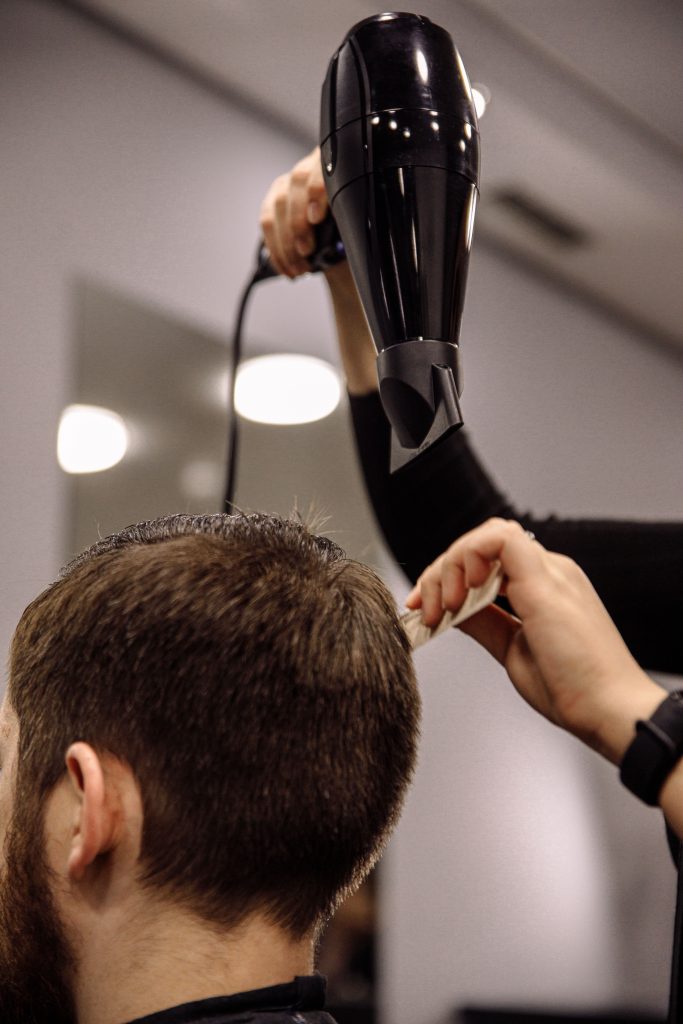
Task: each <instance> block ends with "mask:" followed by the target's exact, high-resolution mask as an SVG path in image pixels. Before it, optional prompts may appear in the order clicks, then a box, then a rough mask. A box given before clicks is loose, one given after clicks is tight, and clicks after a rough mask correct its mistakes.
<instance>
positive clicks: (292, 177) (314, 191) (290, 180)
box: [260, 148, 327, 278]
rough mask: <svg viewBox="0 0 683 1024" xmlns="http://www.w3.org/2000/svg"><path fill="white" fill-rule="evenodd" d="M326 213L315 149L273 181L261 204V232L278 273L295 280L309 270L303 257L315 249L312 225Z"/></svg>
mask: <svg viewBox="0 0 683 1024" xmlns="http://www.w3.org/2000/svg"><path fill="white" fill-rule="evenodd" d="M326 214H327V195H326V193H325V183H324V180H323V174H322V167H321V165H320V150H319V149H317V148H316V149H314V150H313V151H312V152H311V153H309V154H308V156H306V157H304V159H303V160H300V161H299V163H298V164H296V166H295V167H294V168H293V169H292V170H291V171H290V172H289V173H288V174H283V175H281V176H280V177H279V178H277V179H276V180H275V181H274V182H273V184H272V185H271V187H270V189H269V190H268V193H267V195H266V197H265V199H264V200H263V203H262V205H261V216H260V225H261V231H262V232H263V239H264V242H265V245H266V247H267V249H268V252H269V254H270V260H271V263H272V264H273V266H274V267H275V269H276V270H277V271H278V273H280V274H285V275H286V276H287V277H289V278H295V277H299V276H300V275H301V274H305V273H308V272H309V271H310V266H309V263H308V260H307V258H306V257H308V256H310V255H311V253H312V252H313V250H314V248H315V234H314V231H313V227H312V225H314V224H318V223H320V222H321V221H322V220H324V219H325V216H326Z"/></svg>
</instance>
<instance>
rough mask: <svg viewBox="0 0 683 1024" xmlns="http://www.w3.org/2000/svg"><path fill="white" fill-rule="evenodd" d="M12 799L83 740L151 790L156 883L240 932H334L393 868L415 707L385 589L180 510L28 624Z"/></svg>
mask: <svg viewBox="0 0 683 1024" xmlns="http://www.w3.org/2000/svg"><path fill="white" fill-rule="evenodd" d="M9 698H10V701H11V704H12V706H13V708H14V710H15V711H16V714H17V717H18V720H19V727H20V741H19V742H20V746H19V751H20V754H19V773H18V778H17V786H18V793H17V795H18V797H19V794H20V792H21V790H22V787H25V789H24V792H26V793H32V794H34V795H36V794H37V795H38V796H40V798H41V799H42V798H44V796H45V795H46V794H47V793H48V792H49V791H50V790H51V789H52V787H53V786H54V785H55V784H56V782H57V781H58V780H59V779H60V778H61V777H62V774H63V772H64V754H65V751H66V749H67V747H68V746H69V744H70V743H72V742H73V741H75V740H85V741H87V742H88V743H90V744H92V745H93V746H94V747H95V748H96V749H98V750H100V751H109V752H111V753H112V754H114V755H115V756H116V757H118V758H120V759H122V760H123V761H125V762H126V763H128V764H129V765H130V766H131V768H132V770H133V772H134V773H135V776H136V778H137V780H138V783H139V785H140V789H141V794H142V800H143V807H144V829H143V841H142V852H141V858H140V869H141V878H142V880H143V882H144V883H145V884H148V885H150V886H157V887H159V888H160V889H162V890H165V892H166V893H167V895H169V896H171V897H172V898H176V899H180V900H182V901H183V902H184V903H185V904H186V905H187V906H189V907H191V908H192V909H193V910H194V911H195V912H197V913H199V914H200V915H201V916H203V917H204V918H206V919H207V920H212V921H216V922H217V923H219V924H221V925H223V926H225V927H231V926H233V925H235V924H237V923H238V922H239V921H240V920H242V919H243V918H244V917H245V916H246V915H247V914H249V913H251V912H252V911H254V910H257V909H258V910H261V911H265V912H266V913H267V914H268V916H269V918H270V919H271V920H273V921H274V922H276V923H278V924H280V925H281V926H283V927H284V928H286V929H287V930H288V931H289V932H290V933H292V934H294V935H297V936H299V935H303V934H305V933H307V932H308V931H309V930H310V929H311V928H313V927H316V926H317V925H319V924H320V923H321V922H322V921H323V920H324V919H325V918H326V917H327V916H329V914H330V913H331V912H332V910H333V909H334V907H335V905H336V904H337V902H338V900H339V898H340V897H341V896H343V895H344V894H346V892H348V891H349V890H350V889H352V888H353V887H355V886H356V885H357V884H358V883H359V882H360V881H361V879H362V878H363V877H364V875H365V874H366V873H367V871H368V870H369V869H370V867H371V866H372V864H373V863H374V862H375V860H376V859H377V857H378V856H379V852H380V850H381V847H382V845H383V843H384V841H385V839H386V837H387V835H388V832H389V831H390V829H391V827H392V825H393V824H394V822H395V820H396V818H397V815H398V812H399V809H400V805H401V802H402V798H403V795H404V792H405V789H406V787H407V784H408V781H409V778H410V775H411V772H412V767H413V762H414V757H415V748H416V741H417V729H418V720H419V697H418V693H417V689H416V685H415V678H414V672H413V667H412V661H411V656H410V650H409V645H408V642H407V640H406V637H405V634H404V632H403V629H402V627H401V625H400V622H399V621H398V618H397V615H396V609H395V606H394V602H393V600H392V598H391V595H390V594H389V592H388V591H387V589H386V587H385V586H384V584H383V583H382V582H381V580H380V579H379V578H378V577H377V575H376V574H375V573H374V572H373V571H372V570H371V569H369V568H367V566H365V565H362V564H360V563H358V562H355V561H352V560H350V559H348V558H346V556H345V555H344V552H343V551H342V550H341V548H339V547H338V546H337V545H336V544H334V543H333V542H332V541H330V540H329V539H327V538H324V537H319V536H315V535H314V534H312V533H310V532H309V531H308V530H307V529H306V528H305V527H304V526H303V525H302V524H301V523H299V522H297V521H294V520H291V519H290V520H285V519H281V518H278V517H275V516H267V515H262V514H254V515H251V514H250V515H242V514H240V515H236V516H227V515H211V516H189V515H178V516H168V517H165V518H162V519H157V520H154V521H150V522H146V523H140V524H138V525H136V526H132V527H128V528H127V529H126V530H123V531H122V532H121V533H118V534H115V535H113V536H112V537H108V538H106V539H105V540H103V541H100V542H98V543H97V544H95V545H93V547H91V548H90V549H89V550H88V551H86V552H84V553H83V554H82V555H80V556H79V557H78V558H76V559H74V561H73V562H71V563H70V564H69V565H68V566H67V567H66V568H65V569H64V570H63V571H62V574H61V576H60V578H59V579H58V580H57V581H56V582H55V583H53V584H52V585H51V586H50V587H48V589H47V590H45V591H44V592H43V593H42V594H41V595H39V597H37V598H36V599H35V600H34V601H33V602H32V604H30V605H29V607H28V608H27V609H26V611H25V612H24V614H23V616H22V618H21V620H20V622H19V625H18V626H17V629H16V632H15V635H14V639H13V642H12V651H11V660H10V689H9Z"/></svg>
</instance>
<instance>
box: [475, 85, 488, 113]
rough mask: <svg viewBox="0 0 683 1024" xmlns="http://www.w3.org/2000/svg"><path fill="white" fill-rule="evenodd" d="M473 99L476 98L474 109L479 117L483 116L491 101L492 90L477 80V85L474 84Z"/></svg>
mask: <svg viewBox="0 0 683 1024" xmlns="http://www.w3.org/2000/svg"><path fill="white" fill-rule="evenodd" d="M472 99H473V100H474V109H475V110H476V112H477V117H483V116H484V112H485V111H486V108H487V107H488V105H489V103H490V102H491V90H490V89H488V88H487V87H486V86H485V85H482V84H481V82H477V84H476V85H473V86H472Z"/></svg>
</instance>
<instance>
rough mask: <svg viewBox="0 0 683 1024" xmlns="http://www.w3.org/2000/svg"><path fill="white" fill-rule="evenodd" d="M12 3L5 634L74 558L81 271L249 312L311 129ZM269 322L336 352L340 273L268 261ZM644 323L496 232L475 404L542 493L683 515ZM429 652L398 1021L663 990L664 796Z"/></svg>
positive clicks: (668, 886) (521, 486) (401, 891)
mask: <svg viewBox="0 0 683 1024" xmlns="http://www.w3.org/2000/svg"><path fill="white" fill-rule="evenodd" d="M0 18H1V21H2V24H1V26H0V40H2V42H1V44H0V45H1V46H2V52H0V76H1V82H0V119H1V124H0V131H1V133H2V140H3V174H2V181H3V184H2V189H1V190H0V204H1V213H0V217H1V224H2V232H1V235H0V237H1V239H2V243H1V244H2V266H1V273H2V288H1V289H0V303H1V314H0V323H2V332H3V336H2V342H1V350H0V351H1V353H2V368H1V373H0V389H1V395H0V399H1V400H0V418H1V422H2V449H1V451H2V456H1V457H2V479H3V493H2V503H3V504H2V515H3V533H2V603H1V606H0V609H1V610H0V615H1V617H2V618H1V622H0V634H1V635H2V642H3V645H4V646H5V647H6V644H7V642H8V640H9V636H10V633H11V629H12V627H13V625H14V623H15V621H16V619H17V617H18V615H19V613H20V611H21V609H22V608H23V606H24V604H25V603H26V602H27V601H28V600H29V599H30V598H31V597H32V596H33V595H34V594H35V593H36V592H37V591H38V589H39V588H40V587H41V586H42V585H43V584H44V583H45V582H47V581H48V580H49V579H50V578H51V577H52V576H53V575H54V573H55V571H56V569H57V568H58V566H59V564H60V562H61V560H62V558H63V555H64V546H65V537H66V536H67V533H68V530H67V522H66V516H67V512H66V509H67V503H66V488H65V481H64V479H63V477H62V476H61V473H60V471H59V469H58V468H57V465H56V461H55V456H54V448H55V430H56V424H57V420H58V416H59V413H60V411H61V408H62V407H63V405H64V404H65V402H66V401H68V400H69V399H70V397H71V393H72V376H71V367H72V350H71V338H72V333H73V324H74V320H75V315H76V314H75V310H74V309H73V305H72V296H73V293H74V288H73V285H74V282H75V281H76V280H78V279H80V278H83V277H87V278H90V279H93V280H95V281H100V282H101V283H102V284H103V285H104V286H106V287H108V288H112V289H118V290H120V291H122V292H127V293H129V294H131V295H132V296H133V297H137V298H139V299H140V301H143V302H145V303H148V304H151V305H157V306H158V307H159V308H160V309H163V310H164V312H165V313H167V314H170V315H177V316H178V317H182V318H185V319H187V320H189V321H191V322H193V323H195V324H196V325H197V326H198V327H200V328H202V329H204V330H206V331H209V332H212V333H217V334H226V333H228V332H229V328H230V325H231V319H232V313H233V309H234V304H235V299H236V296H237V292H238V289H239V287H240V286H241V283H242V281H243V279H244V277H245V275H246V270H247V268H248V266H249V258H250V254H251V248H252V246H253V243H254V239H255V236H256V218H257V213H258V207H259V204H260V200H261V197H262V195H263V193H264V192H265V189H266V187H267V185H268V184H269V182H270V181H271V179H272V178H273V177H274V176H275V175H276V174H278V173H280V172H281V171H283V170H284V169H286V168H287V167H288V166H290V165H291V164H292V163H293V161H294V160H295V159H297V158H298V157H299V156H300V155H301V145H300V143H298V142H297V141H295V140H292V139H289V138H287V137H285V136H284V135H280V134H278V132H277V131H276V130H274V129H273V128H272V127H268V126H267V125H266V124H265V123H260V122H259V121H258V120H256V119H255V118H254V117H249V116H247V115H246V114H245V113H244V112H243V111H242V110H241V109H239V108H238V107H234V108H231V107H229V106H227V105H225V104H224V103H222V102H220V101H218V100H217V99H215V98H212V97H210V96H208V95H207V94H205V93H203V92H202V91H201V90H200V89H198V88H197V87H195V86H193V85H191V84H189V83H187V82H186V81H184V80H183V79H181V78H180V77H178V76H176V75H175V74H174V73H172V72H170V71H167V70H165V69H163V68H161V67H159V66H158V65H157V64H155V63H153V62H151V61H149V60H148V59H146V58H144V57H143V56H141V55H139V54H137V53H135V52H134V51H131V50H129V49H128V48H126V47H124V46H123V45H121V44H120V43H118V42H117V41H116V40H114V39H110V38H108V37H107V36H106V35H104V34H102V33H101V32H99V31H97V30H95V29H92V28H90V27H89V26H86V25H85V24H83V23H82V22H81V21H80V20H78V19H76V18H73V17H72V16H70V15H69V14H67V13H65V12H64V11H62V10H61V9H59V8H52V7H50V6H48V5H44V4H41V3H36V2H34V0H21V2H18V0H10V2H7V0H6V2H5V4H4V5H3V6H2V9H1V12H0ZM250 322H251V329H252V330H253V331H254V332H255V334H258V335H260V336H264V337H268V336H271V337H276V336H280V337H282V336H283V334H284V335H286V336H287V340H288V343H289V339H290V338H291V347H292V348H295V349H297V350H300V351H301V350H304V351H305V350H309V351H318V352H320V353H321V354H323V355H327V356H329V357H332V347H331V325H330V319H329V313H328V311H327V305H326V301H325V298H324V295H323V289H322V286H321V285H320V283H319V282H317V281H307V282H304V283H303V284H299V285H296V286H290V285H289V284H288V283H284V282H283V283H282V284H274V285H271V286H270V290H269V292H268V294H267V297H266V296H265V295H264V297H263V298H262V299H261V300H260V301H259V302H258V303H257V304H255V306H254V309H253V314H251V320H250ZM646 340H647V339H641V338H635V337H632V336H630V335H628V334H627V333H625V332H623V331H620V330H617V329H616V328H615V327H614V326H613V325H612V324H610V323H608V322H607V321H605V320H603V319H601V318H600V317H599V316H598V315H596V314H594V313H591V312H589V311H588V310H586V309H583V308H581V306H579V305H577V304H576V303H574V302H570V301H568V300H567V299H566V298H565V297H563V296H562V294H560V293H559V292H555V291H553V290H552V289H550V288H549V287H543V286H541V284H540V283H539V282H538V281H536V280H535V279H533V278H531V277H530V276H528V275H527V274H525V273H524V272H523V270H522V269H521V268H519V267H516V266H515V265H513V264H512V263H511V262H510V261H507V260H504V259H502V258H500V257H498V256H497V255H496V254H495V253H493V252H492V251H490V250H485V249H482V248H480V249H479V250H478V251H477V253H476V256H475V259H474V265H473V268H472V272H471V284H470V289H469V295H468V302H467V313H466V320H465V325H464V333H463V342H464V359H465V372H466V391H465V395H464V403H465V410H466V416H467V419H468V423H469V427H470V430H471V431H472V433H473V434H474V436H475V437H476V439H477V443H478V445H479V448H480V450H481V452H482V454H483V455H484V457H485V459H486V461H487V462H488V463H489V464H490V465H491V466H492V467H493V468H494V469H495V472H496V476H497V478H498V480H499V482H500V483H501V484H502V485H503V486H504V487H505V488H506V489H508V490H509V492H510V493H511V494H512V495H513V497H514V498H515V499H516V501H517V502H518V503H519V505H520V507H522V508H524V509H525V508H527V507H530V508H534V509H535V511H537V512H545V511H548V510H558V511H561V512H563V513H565V514H575V515H580V514H592V515H613V516H649V517H672V518H674V517H676V518H680V516H681V514H682V513H683V507H682V505H683V502H682V500H681V489H680V480H681V475H682V473H681V471H682V469H683V452H682V451H681V446H680V444H679V443H678V440H677V439H678V438H679V437H680V436H681V428H682V427H683V403H681V401H680V394H681V369H680V363H679V362H677V361H675V360H673V359H671V358H669V357H668V356H667V355H665V354H664V353H662V352H661V351H659V350H656V349H654V348H651V347H648V345H647V344H646ZM385 563H386V568H387V572H388V574H389V576H390V577H391V578H392V580H393V582H394V584H395V587H396V591H397V594H398V595H399V596H400V595H401V594H403V593H405V590H406V588H405V584H404V582H403V581H402V580H401V579H400V577H399V576H398V574H397V573H396V572H395V570H392V569H391V567H390V563H389V560H388V559H385ZM419 668H420V673H421V679H422V683H423V691H424V698H425V723H424V730H423V745H422V756H421V762H420V767H419V771H418V775H417V778H416V783H415V787H414V789H413V792H412V794H411V796H410V798H409V801H408V806H407V808H406V814H405V816H404V819H403V822H402V824H401V826H400V827H399V830H398V833H397V835H396V837H395V839H394V841H393V843H392V845H391V847H390V850H389V853H388V855H387V858H386V864H385V871H384V875H383V881H382V925H383V935H382V965H383V974H382V977H383V982H382V1000H383V1006H384V1009H385V1019H386V1020H387V1021H389V1020H391V1021H392V1022H399V1024H401V1022H403V1021H405V1022H406V1024H407V1022H408V1021H410V1022H411V1024H422V1022H424V1024H427V1022H429V1021H435V1020H439V1019H442V1018H444V1016H445V1015H446V1013H447V1011H448V1010H449V1008H450V1007H451V1006H453V1005H456V1004H461V1003H463V1002H467V1001H469V1002H480V1003H481V1002H522V1003H526V1004H535V1005H539V1004H547V1003H552V1004H554V1003H557V1002H558V1001H559V1002H560V1003H562V1004H564V1005H573V1006H580V1005H592V1006H599V1005H603V1006H607V1005H615V1004H621V1005H629V1006H635V1005H642V1006H646V1007H650V1008H659V1009H661V1008H662V1006H663V1004H664V1000H665V987H666V975H667V965H666V961H667V958H668V954H669V934H670V925H671V916H672V912H671V900H672V895H673V872H672V869H671V867H670V865H669V864H668V863H667V857H666V852H665V849H664V844H663V842H662V836H661V832H662V827H661V821H660V818H659V815H658V814H657V813H656V812H648V811H647V810H645V809H643V808H641V807H639V806H638V805H637V804H636V802H635V801H634V800H632V799H631V798H630V797H629V796H628V794H625V793H622V792H621V790H620V789H619V787H618V785H617V783H616V781H615V780H614V777H613V776H614V771H613V769H611V768H610V767H609V766H605V765H602V764H601V763H599V762H598V760H597V758H595V757H594V756H593V755H591V754H590V753H588V752H584V751H583V750H582V749H581V748H580V747H579V746H578V744H575V743H574V742H573V741H572V740H571V739H569V738H568V737H565V736H563V735H561V734H560V733H559V732H557V731H554V730H552V729H551V728H550V727H549V726H547V725H546V723H544V722H542V721H540V720H538V719H537V718H536V717H534V716H533V715H532V714H531V713H530V712H528V711H527V709H526V708H525V707H524V706H523V705H522V703H521V702H520V701H519V699H518V698H517V697H516V695H515V694H514V693H513V692H512V690H511V688H510V687H509V684H507V683H506V680H505V678H504V677H503V676H502V674H501V673H500V672H499V671H498V670H497V668H496V667H495V666H492V665H491V664H490V663H489V661H488V660H487V659H486V658H484V657H483V655H482V654H481V653H480V652H479V651H478V650H477V649H476V648H475V647H474V645H473V644H471V642H470V641H468V640H467V639H466V638H463V637H459V636H453V637H448V638H444V639H443V640H441V641H439V643H438V644H435V645H434V647H433V649H431V650H426V651H425V652H424V653H423V654H421V655H420V657H419Z"/></svg>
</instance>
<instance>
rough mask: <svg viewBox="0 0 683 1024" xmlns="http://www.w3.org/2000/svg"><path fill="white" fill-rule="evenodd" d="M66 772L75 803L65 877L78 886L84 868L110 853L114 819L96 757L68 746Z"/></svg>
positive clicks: (78, 746)
mask: <svg viewBox="0 0 683 1024" xmlns="http://www.w3.org/2000/svg"><path fill="white" fill-rule="evenodd" d="M66 770H67V774H68V778H69V782H70V784H71V789H72V794H73V796H74V797H75V799H76V801H77V809H76V816H75V821H74V827H73V834H72V837H71V844H70V849H69V859H68V864H67V869H68V873H69V877H70V878H71V879H72V880H73V881H75V882H79V881H81V879H82V878H83V876H84V874H85V872H86V870H87V869H88V867H89V866H90V865H91V864H92V863H93V862H94V860H95V859H96V858H97V857H98V856H99V855H100V854H102V853H106V852H107V850H109V849H111V846H112V843H113V841H114V836H115V830H116V818H117V815H116V813H115V810H114V808H113V807H112V801H111V795H110V796H109V799H108V794H107V784H106V781H105V775H104V768H103V765H102V761H101V760H100V757H99V755H98V754H97V753H96V751H95V750H93V748H92V747H91V746H89V744H87V743H82V742H79V743H72V745H71V746H70V747H69V749H68V750H67V752H66Z"/></svg>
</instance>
